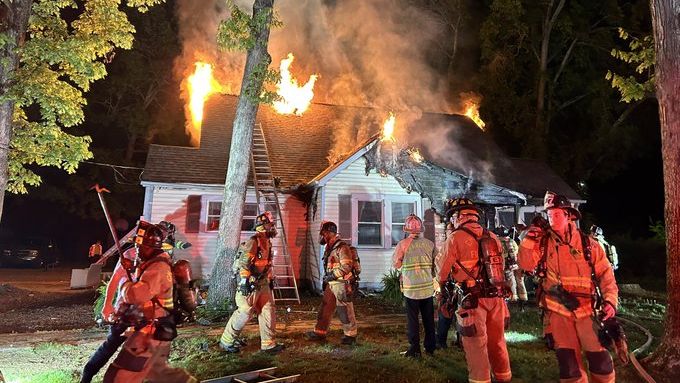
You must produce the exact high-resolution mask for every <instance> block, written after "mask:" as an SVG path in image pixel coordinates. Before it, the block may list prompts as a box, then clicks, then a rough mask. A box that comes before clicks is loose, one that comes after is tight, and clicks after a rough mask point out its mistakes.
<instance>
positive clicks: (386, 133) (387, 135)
mask: <svg viewBox="0 0 680 383" xmlns="http://www.w3.org/2000/svg"><path fill="white" fill-rule="evenodd" d="M396 122H397V118H396V117H395V116H394V113H392V112H390V114H389V116H388V117H387V120H385V123H383V131H382V140H383V141H394V125H395V123H396Z"/></svg>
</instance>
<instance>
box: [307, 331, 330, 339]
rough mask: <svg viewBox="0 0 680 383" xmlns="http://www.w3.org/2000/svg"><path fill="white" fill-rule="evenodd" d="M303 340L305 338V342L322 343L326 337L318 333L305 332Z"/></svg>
mask: <svg viewBox="0 0 680 383" xmlns="http://www.w3.org/2000/svg"><path fill="white" fill-rule="evenodd" d="M305 338H306V339H307V340H316V341H324V340H326V336H325V335H321V334H319V333H318V332H316V331H307V332H306V333H305Z"/></svg>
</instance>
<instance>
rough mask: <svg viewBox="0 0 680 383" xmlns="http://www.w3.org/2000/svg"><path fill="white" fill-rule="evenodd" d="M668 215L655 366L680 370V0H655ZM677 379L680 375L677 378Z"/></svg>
mask: <svg viewBox="0 0 680 383" xmlns="http://www.w3.org/2000/svg"><path fill="white" fill-rule="evenodd" d="M651 11H652V12H651V13H652V24H653V27H654V47H655V51H656V67H655V73H656V94H657V98H658V100H659V115H660V120H661V153H662V157H663V179H664V196H665V209H664V213H665V221H666V254H667V265H666V278H667V280H666V289H667V291H668V305H667V306H666V325H665V330H664V331H665V332H664V337H663V339H662V342H661V345H660V346H659V348H658V349H657V350H656V351H655V353H654V354H653V355H652V357H651V359H650V362H651V364H652V366H654V367H656V368H659V369H663V371H664V373H668V374H671V375H675V376H680V0H651ZM675 381H677V380H675Z"/></svg>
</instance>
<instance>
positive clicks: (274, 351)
mask: <svg viewBox="0 0 680 383" xmlns="http://www.w3.org/2000/svg"><path fill="white" fill-rule="evenodd" d="M284 348H286V346H284V345H282V344H277V345H275V346H274V347H272V348H266V349H264V350H261V351H262V352H264V353H266V354H278V353H280V352H281V351H283V349H284Z"/></svg>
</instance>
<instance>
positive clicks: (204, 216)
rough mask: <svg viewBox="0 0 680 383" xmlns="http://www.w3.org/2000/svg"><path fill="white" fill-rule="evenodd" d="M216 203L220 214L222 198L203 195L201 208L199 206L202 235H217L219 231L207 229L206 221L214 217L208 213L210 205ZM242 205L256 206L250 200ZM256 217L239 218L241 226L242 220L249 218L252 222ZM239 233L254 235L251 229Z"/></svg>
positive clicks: (255, 203) (254, 202)
mask: <svg viewBox="0 0 680 383" xmlns="http://www.w3.org/2000/svg"><path fill="white" fill-rule="evenodd" d="M216 202H217V203H219V204H220V212H221V211H222V196H218V195H204V196H203V201H202V206H201V209H202V210H203V211H202V212H201V230H202V231H203V232H204V233H217V232H218V231H219V228H218V229H215V230H210V229H209V227H208V219H209V218H210V217H214V216H215V215H214V214H209V213H210V204H211V203H216ZM244 204H249V205H257V202H256V201H251V200H250V199H246V200H245V202H244ZM244 213H245V205H244ZM218 217H219V215H218ZM256 217H257V215H254V216H245V215H244V216H243V217H242V218H241V225H243V220H244V219H247V218H250V219H253V220H254V219H255V218H256ZM241 233H247V234H253V233H255V231H254V230H252V229H250V230H242V231H241Z"/></svg>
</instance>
